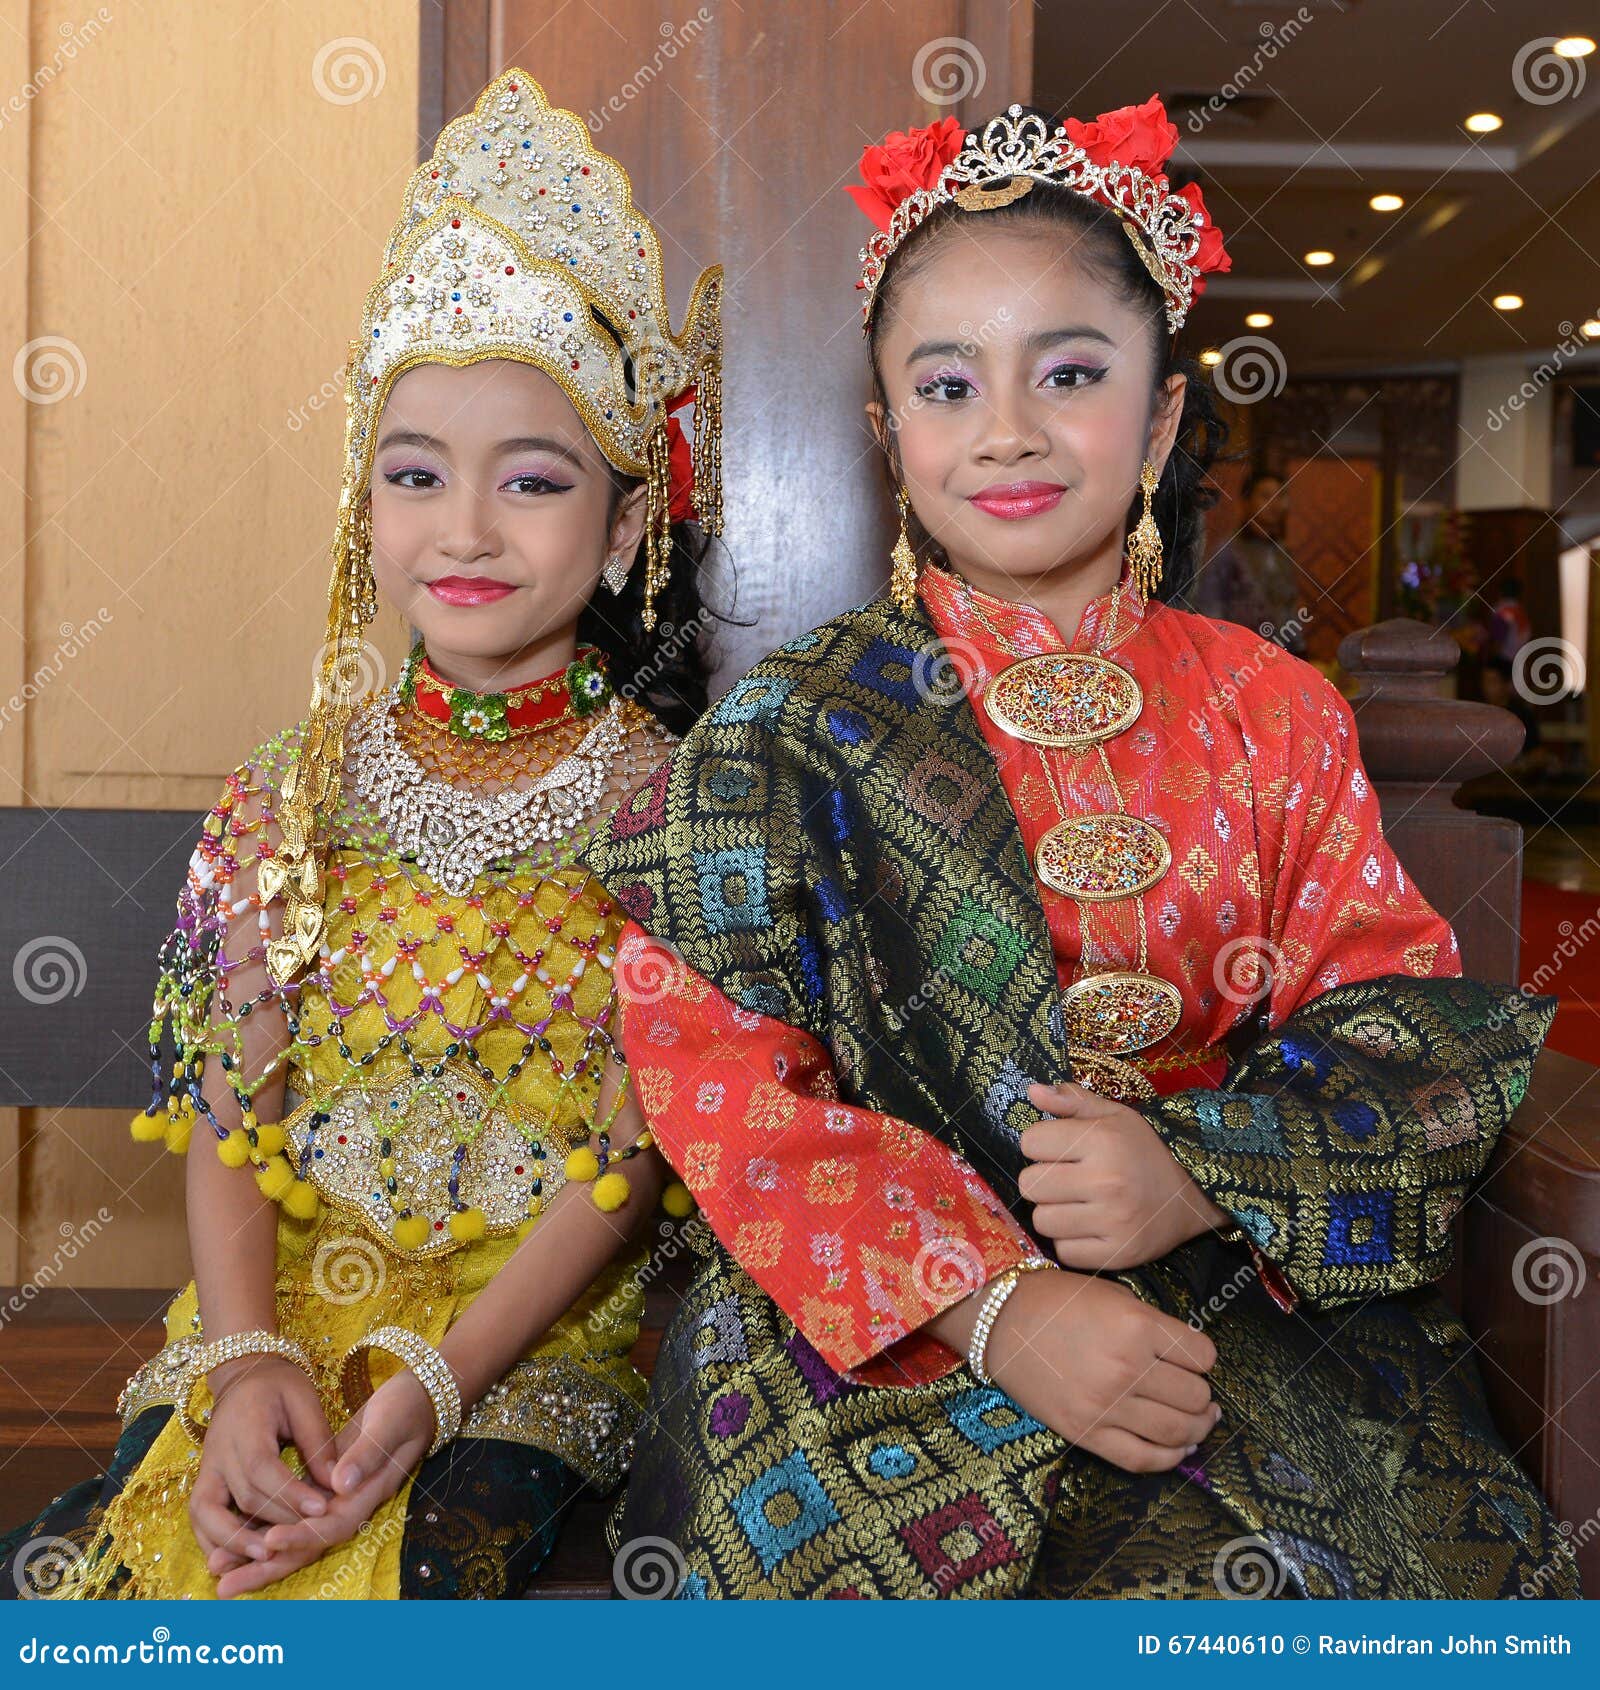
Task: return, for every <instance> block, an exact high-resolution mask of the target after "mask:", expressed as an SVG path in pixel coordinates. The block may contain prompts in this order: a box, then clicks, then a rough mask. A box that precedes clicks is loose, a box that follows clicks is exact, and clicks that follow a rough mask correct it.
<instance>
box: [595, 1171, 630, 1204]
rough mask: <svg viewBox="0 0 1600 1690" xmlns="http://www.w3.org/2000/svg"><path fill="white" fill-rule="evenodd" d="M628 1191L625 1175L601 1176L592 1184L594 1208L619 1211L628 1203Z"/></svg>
mask: <svg viewBox="0 0 1600 1690" xmlns="http://www.w3.org/2000/svg"><path fill="white" fill-rule="evenodd" d="M630 1190H631V1187H630V1186H629V1184H628V1180H627V1176H626V1175H625V1174H601V1176H600V1177H599V1179H597V1180H596V1181H595V1182H594V1206H595V1207H596V1208H597V1209H620V1208H621V1207H622V1205H623V1204H624V1203H626V1202H627V1201H628V1192H629V1191H630Z"/></svg>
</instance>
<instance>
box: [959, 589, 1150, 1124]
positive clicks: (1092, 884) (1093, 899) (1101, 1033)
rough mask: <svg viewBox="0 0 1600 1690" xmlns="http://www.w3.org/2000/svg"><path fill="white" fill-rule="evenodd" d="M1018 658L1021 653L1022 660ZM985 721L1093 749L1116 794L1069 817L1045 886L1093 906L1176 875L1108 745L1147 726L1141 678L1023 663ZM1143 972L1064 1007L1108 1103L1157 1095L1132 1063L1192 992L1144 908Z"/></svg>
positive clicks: (989, 691) (1007, 676)
mask: <svg viewBox="0 0 1600 1690" xmlns="http://www.w3.org/2000/svg"><path fill="white" fill-rule="evenodd" d="M1120 593H1121V587H1120V584H1119V587H1118V589H1117V590H1116V594H1115V595H1114V598H1113V607H1112V616H1111V620H1110V624H1109V627H1108V630H1107V639H1106V643H1107V645H1109V644H1110V643H1111V633H1112V631H1113V630H1114V629H1115V626H1116V609H1117V606H1118V605H1119V604H1120ZM965 596H966V599H967V603H968V606H969V608H971V610H972V611H973V612H974V613H975V614H976V616H977V617H978V619H979V620H980V621H981V622H982V623H983V624H984V625H985V626H986V627H987V628H988V630H989V632H990V633H991V634H992V635H993V636H994V637H995V639H997V640H998V641H999V643H1000V645H1001V647H1002V648H1003V649H1005V650H1008V651H1013V648H1012V647H1011V644H1010V642H1009V641H1008V640H1007V639H1006V638H1005V636H1004V635H1003V634H1002V633H1001V632H1000V630H999V629H998V628H997V627H995V626H994V624H993V623H992V622H991V621H990V620H989V618H988V617H987V616H985V615H984V614H983V612H982V610H981V609H980V608H979V607H978V605H977V603H976V600H975V598H974V596H973V594H972V591H971V588H970V586H968V587H967V588H966V589H965ZM1013 655H1014V656H1015V652H1014V651H1013ZM982 705H983V709H984V712H985V714H986V715H987V716H988V717H989V720H990V721H992V722H993V723H994V724H995V725H996V726H997V727H999V728H1000V729H1001V730H1002V731H1003V732H1005V733H1007V734H1009V735H1011V736H1012V737H1013V738H1014V739H1020V740H1022V741H1024V742H1025V743H1027V744H1030V745H1038V746H1041V747H1046V748H1051V749H1058V750H1065V751H1069V752H1088V751H1093V752H1095V753H1096V755H1097V756H1098V757H1099V758H1100V762H1101V767H1102V770H1103V772H1104V775H1105V778H1106V781H1107V784H1108V785H1109V786H1110V787H1111V790H1112V792H1113V793H1114V794H1116V797H1117V804H1118V808H1117V809H1116V810H1114V811H1112V810H1104V811H1092V812H1089V813H1087V814H1084V815H1077V816H1066V815H1064V816H1063V818H1062V820H1060V821H1059V822H1057V823H1056V824H1055V825H1054V826H1053V827H1051V828H1050V829H1049V830H1048V831H1047V832H1046V833H1045V834H1044V835H1043V837H1042V838H1041V839H1040V840H1039V842H1038V844H1037V845H1036V846H1035V848H1034V853H1033V868H1034V873H1035V874H1036V875H1037V876H1038V877H1039V879H1040V881H1041V882H1042V883H1043V884H1044V885H1046V886H1048V887H1050V888H1051V889H1052V890H1053V891H1056V892H1060V893H1062V894H1064V895H1065V896H1067V897H1069V898H1073V899H1075V900H1077V901H1078V902H1080V903H1084V904H1097V903H1105V902H1110V901H1112V900H1114V899H1118V898H1137V897H1139V896H1140V894H1142V893H1143V892H1145V891H1147V890H1148V889H1149V888H1150V887H1151V886H1153V885H1155V884H1156V882H1157V881H1159V880H1160V879H1161V878H1162V876H1163V875H1165V874H1166V873H1167V871H1168V869H1169V868H1170V867H1171V866H1172V848H1171V846H1170V844H1169V843H1168V842H1167V839H1166V837H1165V835H1164V834H1162V833H1161V831H1160V830H1159V829H1158V828H1156V827H1155V826H1153V825H1152V824H1151V823H1150V822H1148V821H1145V820H1144V819H1143V818H1142V817H1139V816H1131V815H1129V814H1127V812H1126V810H1125V809H1123V808H1122V798H1121V790H1120V788H1119V787H1118V785H1117V782H1116V779H1115V777H1114V775H1113V774H1112V771H1111V767H1110V764H1109V762H1108V761H1107V759H1106V755H1105V751H1104V748H1103V742H1104V741H1106V740H1108V739H1112V738H1114V737H1115V736H1116V735H1118V734H1120V733H1125V732H1126V731H1127V730H1128V729H1129V728H1130V727H1132V726H1133V724H1134V723H1135V722H1136V721H1137V720H1138V719H1139V714H1140V712H1141V710H1142V709H1143V708H1144V693H1143V690H1142V689H1141V688H1140V686H1139V682H1138V680H1137V678H1136V677H1135V676H1134V675H1133V674H1132V673H1131V672H1130V671H1129V670H1127V669H1125V668H1124V667H1123V666H1122V664H1120V663H1118V662H1116V661H1114V660H1113V659H1112V658H1111V657H1109V656H1106V655H1104V653H1103V652H1093V653H1090V652H1068V651H1054V652H1044V653H1040V654H1038V655H1035V656H1030V657H1018V658H1017V660H1016V661H1015V662H1013V663H1010V664H1008V665H1007V666H1006V668H1004V669H1002V670H1001V671H1000V673H999V674H997V675H995V676H994V677H993V678H992V679H991V680H990V681H989V683H988V685H987V686H985V687H984V689H983V694H982ZM1044 769H1045V776H1046V779H1047V780H1048V781H1049V784H1050V787H1051V790H1052V792H1053V793H1055V796H1056V802H1057V806H1058V808H1059V809H1061V810H1063V811H1064V810H1065V808H1066V806H1065V804H1064V803H1062V801H1061V796H1060V793H1059V791H1057V789H1056V781H1055V776H1054V773H1053V772H1052V770H1051V767H1050V764H1049V761H1048V759H1045V760H1044ZM1138 917H1139V934H1140V942H1139V963H1140V966H1139V967H1138V968H1134V969H1112V970H1106V971H1103V972H1101V973H1098V974H1090V975H1087V976H1085V978H1083V979H1081V980H1076V981H1074V982H1073V983H1072V985H1071V986H1069V987H1068V988H1067V990H1066V992H1065V994H1064V995H1063V998H1062V1013H1063V1017H1064V1020H1065V1024H1066V1034H1067V1049H1068V1055H1069V1056H1070V1057H1071V1058H1072V1061H1073V1065H1074V1071H1075V1073H1077V1075H1078V1076H1079V1078H1080V1079H1081V1081H1082V1082H1083V1083H1084V1084H1086V1085H1088V1086H1089V1087H1090V1088H1091V1089H1092V1090H1094V1091H1096V1092H1099V1093H1100V1094H1101V1095H1102V1096H1108V1097H1115V1098H1123V1099H1126V1098H1142V1097H1152V1096H1154V1095H1155V1087H1154V1085H1153V1084H1152V1083H1151V1081H1150V1079H1149V1078H1148V1076H1147V1075H1146V1074H1145V1073H1143V1072H1142V1071H1141V1070H1140V1069H1139V1068H1138V1067H1136V1066H1135V1065H1134V1064H1133V1063H1131V1062H1129V1061H1128V1060H1127V1058H1128V1057H1130V1056H1131V1055H1133V1054H1134V1053H1135V1052H1137V1051H1140V1050H1144V1049H1147V1048H1148V1047H1149V1046H1151V1045H1154V1044H1158V1043H1160V1041H1161V1040H1162V1039H1164V1038H1166V1037H1168V1036H1169V1035H1170V1034H1171V1033H1172V1032H1173V1030H1174V1029H1175V1028H1176V1027H1177V1025H1178V1023H1179V1021H1180V1020H1181V1019H1182V1015H1183V995H1182V993H1181V992H1180V991H1179V990H1178V988H1177V987H1176V986H1175V985H1174V984H1173V983H1172V982H1171V981H1170V980H1163V979H1162V978H1161V977H1160V976H1159V975H1155V974H1151V973H1149V972H1148V971H1147V970H1146V969H1145V968H1144V966H1143V964H1144V959H1145V952H1146V949H1147V941H1146V928H1145V920H1144V909H1143V906H1142V905H1140V906H1139V907H1138Z"/></svg>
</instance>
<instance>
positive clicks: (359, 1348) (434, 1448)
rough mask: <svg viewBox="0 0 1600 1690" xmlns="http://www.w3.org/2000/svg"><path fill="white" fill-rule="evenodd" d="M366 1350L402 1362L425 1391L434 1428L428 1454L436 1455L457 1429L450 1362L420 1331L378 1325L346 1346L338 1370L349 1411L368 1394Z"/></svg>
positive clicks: (456, 1392) (457, 1396)
mask: <svg viewBox="0 0 1600 1690" xmlns="http://www.w3.org/2000/svg"><path fill="white" fill-rule="evenodd" d="M370 1350H383V1351H385V1352H386V1353H387V1354H389V1355H392V1356H394V1357H396V1358H397V1359H398V1360H400V1361H402V1362H404V1363H405V1365H406V1366H407V1367H409V1368H410V1369H411V1371H412V1372H413V1373H414V1374H415V1375H416V1377H417V1383H418V1384H419V1385H421V1386H422V1388H423V1390H425V1391H426V1392H427V1393H428V1401H429V1402H430V1403H432V1404H433V1427H434V1438H433V1443H432V1444H431V1445H430V1446H429V1448H428V1454H429V1455H437V1454H438V1453H439V1451H440V1450H441V1449H443V1448H444V1446H445V1445H446V1444H447V1443H449V1441H450V1440H451V1439H452V1438H453V1437H454V1436H455V1435H456V1433H457V1432H459V1431H460V1430H461V1387H460V1385H458V1384H457V1383H456V1376H455V1374H454V1372H453V1371H452V1370H451V1367H450V1363H449V1362H447V1361H446V1360H445V1359H444V1357H443V1356H442V1355H440V1353H439V1352H438V1350H436V1349H435V1348H434V1347H433V1345H432V1344H430V1343H429V1342H428V1340H427V1339H426V1338H424V1337H422V1336H421V1335H420V1334H418V1333H416V1332H411V1331H408V1330H407V1329H406V1328H405V1327H404V1326H380V1327H378V1328H377V1329H376V1331H373V1332H369V1333H368V1334H367V1335H366V1337H365V1338H363V1339H361V1341H360V1342H359V1343H356V1344H352V1345H351V1346H350V1348H349V1349H348V1350H347V1351H346V1352H345V1358H344V1364H343V1366H342V1367H341V1368H340V1370H339V1390H340V1393H341V1394H342V1395H343V1397H344V1405H345V1407H346V1408H347V1409H348V1410H349V1411H350V1413H351V1414H355V1413H356V1412H357V1411H358V1410H359V1409H360V1407H361V1405H362V1404H363V1403H364V1402H365V1401H366V1400H367V1398H368V1397H370V1396H371V1395H372V1391H373V1384H372V1368H371V1364H370V1362H369V1361H368V1360H367V1352H368V1351H370Z"/></svg>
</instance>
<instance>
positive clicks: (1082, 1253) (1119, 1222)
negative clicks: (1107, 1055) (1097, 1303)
mask: <svg viewBox="0 0 1600 1690" xmlns="http://www.w3.org/2000/svg"><path fill="white" fill-rule="evenodd" d="M1028 1101H1029V1102H1030V1103H1032V1104H1033V1105H1034V1107H1035V1108H1036V1109H1038V1110H1040V1111H1041V1112H1042V1113H1043V1114H1044V1115H1045V1117H1046V1119H1044V1120H1042V1121H1037V1122H1035V1123H1034V1125H1033V1126H1031V1127H1029V1128H1028V1129H1027V1130H1026V1131H1025V1132H1024V1133H1023V1135H1022V1153H1023V1155H1024V1156H1026V1157H1027V1158H1028V1165H1027V1166H1026V1167H1025V1168H1024V1169H1023V1170H1022V1174H1021V1177H1020V1178H1019V1179H1018V1181H1017V1189H1018V1190H1019V1191H1020V1192H1021V1194H1022V1196H1023V1197H1025V1198H1026V1199H1027V1200H1028V1201H1029V1202H1030V1203H1032V1204H1033V1205H1034V1211H1033V1224H1034V1226H1035V1228H1036V1229H1037V1230H1038V1232H1039V1233H1040V1235H1041V1236H1042V1237H1045V1238H1049V1239H1050V1240H1052V1242H1053V1243H1054V1245H1055V1252H1056V1256H1057V1257H1058V1258H1059V1260H1060V1261H1061V1263H1062V1264H1063V1266H1065V1267H1070V1268H1077V1269H1079V1270H1080V1271H1082V1272H1086V1273H1094V1272H1099V1271H1103V1270H1113V1271H1115V1270H1117V1269H1121V1268H1130V1267H1140V1266H1142V1265H1143V1264H1144V1263H1146V1262H1153V1261H1158V1260H1159V1259H1160V1258H1161V1257H1162V1256H1164V1255H1166V1254H1167V1253H1168V1252H1169V1251H1170V1250H1174V1249H1176V1248H1177V1246H1178V1245H1180V1244H1182V1243H1184V1242H1186V1241H1187V1240H1188V1239H1191V1238H1197V1237H1199V1235H1200V1234H1201V1233H1202V1232H1208V1231H1210V1230H1211V1229H1213V1228H1215V1227H1220V1226H1226V1225H1228V1224H1229V1222H1230V1221H1231V1220H1232V1216H1230V1215H1229V1214H1228V1213H1227V1211H1226V1210H1223V1209H1220V1208H1218V1207H1217V1205H1216V1204H1215V1203H1213V1202H1212V1201H1211V1199H1210V1198H1209V1197H1207V1196H1206V1194H1205V1193H1204V1192H1203V1191H1202V1190H1201V1189H1200V1187H1199V1186H1198V1185H1196V1184H1195V1182H1194V1181H1193V1179H1191V1178H1190V1177H1189V1175H1188V1174H1187V1173H1186V1172H1185V1171H1184V1170H1183V1168H1181V1167H1180V1166H1179V1165H1178V1163H1177V1161H1176V1160H1175V1159H1174V1157H1173V1155H1172V1152H1171V1151H1170V1150H1168V1149H1167V1147H1166V1145H1165V1144H1163V1143H1162V1142H1161V1138H1160V1135H1159V1134H1158V1133H1157V1132H1156V1130H1155V1128H1154V1127H1152V1126H1151V1125H1150V1123H1149V1122H1148V1121H1147V1120H1145V1118H1144V1116H1142V1115H1141V1114H1140V1113H1139V1112H1138V1111H1137V1110H1136V1109H1130V1108H1129V1107H1128V1106H1127V1105H1126V1104H1125V1103H1115V1102H1113V1101H1112V1100H1111V1099H1110V1098H1107V1097H1100V1096H1098V1095H1097V1094H1096V1093H1094V1092H1092V1091H1090V1090H1088V1088H1087V1087H1085V1086H1081V1085H1076V1084H1072V1083H1067V1084H1064V1085H1032V1086H1029V1088H1028Z"/></svg>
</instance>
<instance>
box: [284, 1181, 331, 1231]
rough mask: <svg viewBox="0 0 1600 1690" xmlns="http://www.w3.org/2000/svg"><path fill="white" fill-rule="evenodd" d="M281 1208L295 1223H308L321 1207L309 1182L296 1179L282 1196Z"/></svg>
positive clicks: (315, 1190) (320, 1202) (314, 1189)
mask: <svg viewBox="0 0 1600 1690" xmlns="http://www.w3.org/2000/svg"><path fill="white" fill-rule="evenodd" d="M283 1206H284V1208H285V1209H286V1210H287V1211H288V1212H289V1213H290V1214H291V1215H293V1216H294V1218H295V1219H296V1220H297V1221H309V1220H311V1219H313V1218H314V1217H315V1215H316V1212H317V1210H318V1209H319V1208H321V1207H322V1199H321V1198H320V1197H318V1196H317V1188H316V1187H315V1186H314V1185H313V1184H312V1183H311V1181H310V1180H306V1179H297V1180H295V1181H294V1183H293V1184H292V1185H291V1186H290V1187H289V1189H288V1190H287V1191H286V1192H285V1193H284V1194H283Z"/></svg>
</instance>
